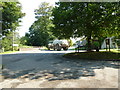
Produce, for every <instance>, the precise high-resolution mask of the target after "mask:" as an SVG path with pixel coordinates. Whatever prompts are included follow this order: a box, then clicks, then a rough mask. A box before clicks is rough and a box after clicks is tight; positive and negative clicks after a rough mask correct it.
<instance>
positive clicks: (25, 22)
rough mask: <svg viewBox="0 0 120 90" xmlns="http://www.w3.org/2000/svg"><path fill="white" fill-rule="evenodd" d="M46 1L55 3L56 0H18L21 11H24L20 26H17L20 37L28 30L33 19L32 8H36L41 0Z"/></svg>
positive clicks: (51, 3)
mask: <svg viewBox="0 0 120 90" xmlns="http://www.w3.org/2000/svg"><path fill="white" fill-rule="evenodd" d="M44 1H45V2H48V3H50V5H53V6H54V5H55V2H57V1H58V0H19V2H20V3H21V5H22V12H23V13H26V15H25V17H23V18H22V22H21V23H20V25H21V26H20V27H19V28H18V30H19V34H20V37H22V36H24V35H25V33H26V32H28V31H29V27H30V26H31V25H32V23H33V22H34V21H35V15H34V10H35V9H38V7H39V5H40V3H41V2H44Z"/></svg>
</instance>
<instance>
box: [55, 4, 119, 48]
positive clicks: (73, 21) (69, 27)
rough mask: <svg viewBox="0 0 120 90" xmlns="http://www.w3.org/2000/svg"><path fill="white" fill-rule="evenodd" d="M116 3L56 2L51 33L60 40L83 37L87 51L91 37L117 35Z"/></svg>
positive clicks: (117, 8) (117, 12) (117, 7)
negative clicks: (86, 44) (86, 43)
mask: <svg viewBox="0 0 120 90" xmlns="http://www.w3.org/2000/svg"><path fill="white" fill-rule="evenodd" d="M119 13H120V10H119V3H118V2H112V3H110V2H106V3H105V2H104V3H100V2H99V3H98V2H58V3H56V7H55V8H54V10H53V16H54V18H53V23H54V25H55V27H54V29H53V33H54V34H55V35H56V36H58V37H60V38H70V37H72V36H75V37H79V36H85V37H86V39H87V42H88V50H90V49H91V38H92V37H98V38H99V37H107V36H111V35H119V34H120V32H119V30H120V29H119V26H118V25H119V21H120V17H119V15H118V14H119Z"/></svg>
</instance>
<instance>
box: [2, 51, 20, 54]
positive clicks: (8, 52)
mask: <svg viewBox="0 0 120 90" xmlns="http://www.w3.org/2000/svg"><path fill="white" fill-rule="evenodd" d="M14 52H18V51H7V52H2V53H0V54H11V53H14Z"/></svg>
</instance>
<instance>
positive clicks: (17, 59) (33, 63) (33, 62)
mask: <svg viewBox="0 0 120 90" xmlns="http://www.w3.org/2000/svg"><path fill="white" fill-rule="evenodd" d="M63 54H64V52H62V53H61V52H55V53H53V52H43V53H42V52H41V53H18V54H8V55H3V56H2V57H3V59H2V61H3V65H4V69H3V70H2V75H3V76H4V78H5V79H7V78H11V79H14V78H29V79H31V80H32V79H38V78H40V77H46V79H47V80H49V81H52V80H65V79H78V78H80V77H88V76H95V72H94V70H95V69H104V68H105V67H110V68H116V69H118V68H119V66H120V64H119V61H90V60H77V59H74V60H72V59H66V58H64V57H62V55H63Z"/></svg>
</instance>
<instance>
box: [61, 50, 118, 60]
mask: <svg viewBox="0 0 120 90" xmlns="http://www.w3.org/2000/svg"><path fill="white" fill-rule="evenodd" d="M63 57H65V58H71V59H86V60H120V51H111V52H107V51H100V52H79V53H78V52H75V53H68V54H64V55H63Z"/></svg>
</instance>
